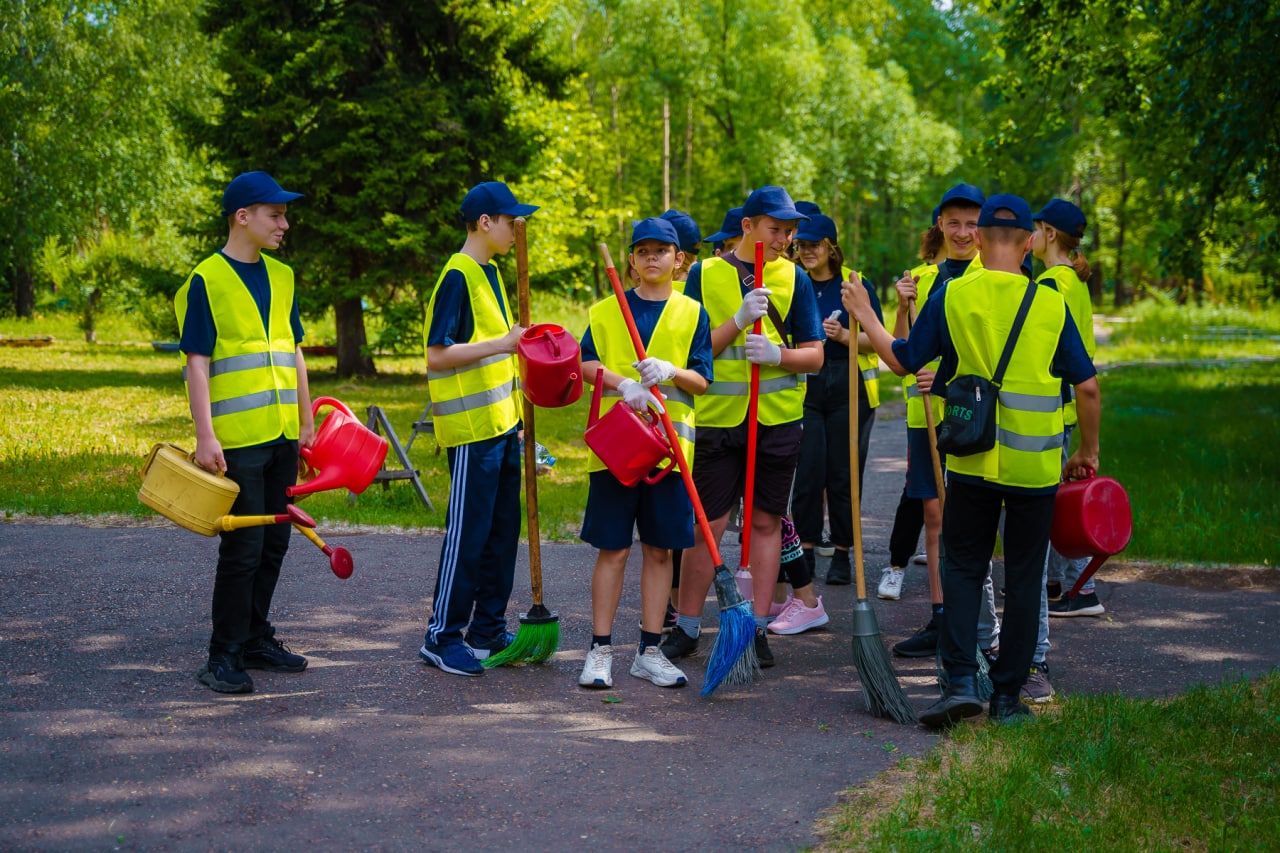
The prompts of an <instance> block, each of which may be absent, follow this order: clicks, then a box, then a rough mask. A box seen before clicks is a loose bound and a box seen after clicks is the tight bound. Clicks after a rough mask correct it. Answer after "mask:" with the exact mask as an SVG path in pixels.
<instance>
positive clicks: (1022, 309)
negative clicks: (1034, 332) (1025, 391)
mask: <svg viewBox="0 0 1280 853" xmlns="http://www.w3.org/2000/svg"><path fill="white" fill-rule="evenodd" d="M1039 286H1040V285H1038V284H1036V283H1035V282H1034V281H1030V280H1028V281H1027V295H1026V296H1024V297H1022V304H1021V305H1019V306H1018V316H1016V317H1014V318H1013V328H1012V329H1010V330H1009V340H1007V341H1005V342H1004V352H1002V353H1000V363H999V364H998V365H996V375H995V376H992V377H991V382H992V384H993V385H996V386H999V385H1000V383H1001V382H1002V381H1003V380H1004V371H1005V368H1007V367H1008V366H1009V358H1010V357H1011V356H1012V355H1013V347H1014V345H1015V344H1016V343H1017V342H1018V335H1019V334H1021V333H1022V325H1023V323H1025V322H1026V320H1027V314H1028V313H1029V312H1030V311H1031V303H1032V301H1033V300H1034V299H1035V298H1036V288H1037V287H1039Z"/></svg>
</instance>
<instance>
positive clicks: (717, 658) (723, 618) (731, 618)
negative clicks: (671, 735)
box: [702, 576, 760, 696]
mask: <svg viewBox="0 0 1280 853" xmlns="http://www.w3.org/2000/svg"><path fill="white" fill-rule="evenodd" d="M729 583H730V584H734V582H733V578H732V576H730V577H729ZM734 586H735V589H736V584H735V585H734ZM739 598H741V596H739ZM759 669H760V661H759V660H758V659H757V658H756V617H755V615H754V614H753V613H752V612H751V602H749V601H743V602H741V603H740V604H737V605H735V606H733V607H730V608H728V609H726V610H721V611H720V633H718V634H716V641H715V643H714V644H713V645H712V646H711V656H710V657H709V658H708V659H707V674H706V677H705V678H704V679H703V682H702V695H703V696H710V695H711V694H712V692H713V691H714V690H715V689H716V688H717V687H719V686H720V685H721V684H724V683H728V684H734V685H746V684H750V683H751V682H752V680H753V679H754V678H755V674H756V673H757V672H758V671H759Z"/></svg>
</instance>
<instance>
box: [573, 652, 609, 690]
mask: <svg viewBox="0 0 1280 853" xmlns="http://www.w3.org/2000/svg"><path fill="white" fill-rule="evenodd" d="M578 686H580V687H589V688H591V689H592V690H603V689H605V688H607V687H612V686H613V646H594V647H593V648H592V649H591V651H589V652H587V662H586V663H584V664H583V665H582V675H579V676H578Z"/></svg>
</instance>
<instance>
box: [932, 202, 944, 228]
mask: <svg viewBox="0 0 1280 853" xmlns="http://www.w3.org/2000/svg"><path fill="white" fill-rule="evenodd" d="M941 215H942V206H941V205H938V206H937V207H934V209H933V218H932V219H930V220H929V224H930V225H937V224H938V217H939V216H941Z"/></svg>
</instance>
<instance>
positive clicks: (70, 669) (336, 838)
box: [0, 417, 1280, 851]
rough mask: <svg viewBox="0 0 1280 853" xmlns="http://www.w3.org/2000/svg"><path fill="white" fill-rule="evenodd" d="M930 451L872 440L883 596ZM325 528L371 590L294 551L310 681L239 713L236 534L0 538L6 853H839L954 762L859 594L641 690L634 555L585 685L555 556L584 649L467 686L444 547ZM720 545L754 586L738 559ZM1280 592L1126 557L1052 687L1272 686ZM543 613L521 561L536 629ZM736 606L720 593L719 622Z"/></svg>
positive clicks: (919, 589)
mask: <svg viewBox="0 0 1280 853" xmlns="http://www.w3.org/2000/svg"><path fill="white" fill-rule="evenodd" d="M904 447H905V429H904V426H903V422H902V420H901V418H900V417H899V418H897V419H886V420H882V421H881V422H880V423H878V424H877V425H876V427H875V431H874V432H873V438H872V452H873V462H872V466H871V469H870V470H869V472H868V475H867V495H866V498H865V502H864V518H865V521H864V524H865V537H866V545H867V567H868V585H869V588H870V589H871V591H872V594H873V595H874V588H875V583H876V581H877V580H878V578H879V569H880V567H881V566H882V565H883V564H884V561H885V559H886V557H887V541H888V534H889V528H890V526H891V523H892V514H893V508H894V506H895V505H896V503H897V497H898V493H899V491H900V489H901V485H902V476H903V471H904V463H903V461H902V458H901V456H902V448H904ZM433 497H440V498H441V499H443V496H433ZM321 532H322V533H324V535H325V536H326V539H328V540H329V542H330V544H341V545H343V546H345V547H347V548H348V549H349V550H350V551H351V553H352V554H353V555H354V558H355V562H356V570H355V574H354V576H353V577H352V578H350V579H349V580H346V581H342V580H339V579H337V578H336V577H334V575H333V574H332V573H331V572H330V571H329V568H328V560H327V558H325V557H324V556H323V555H322V554H321V553H320V552H319V551H318V550H317V549H316V548H315V547H314V546H312V545H311V544H309V543H308V542H307V541H306V540H305V539H303V538H302V537H301V536H295V538H294V542H293V544H292V546H291V549H290V552H289V555H288V558H287V560H286V564H285V569H284V573H283V577H282V580H281V583H280V587H279V589H278V591H277V594H276V598H275V606H274V611H273V614H272V615H273V621H274V622H275V623H276V625H277V627H278V629H279V631H280V636H281V638H282V639H284V640H285V641H286V642H287V643H288V644H289V645H290V646H291V647H292V648H293V650H294V651H297V652H300V653H302V654H305V655H306V656H307V657H308V658H309V660H310V666H309V668H308V669H307V671H306V672H305V673H302V674H298V675H286V674H274V673H265V672H254V673H253V675H254V679H255V683H256V685H257V689H256V691H255V692H254V693H253V694H251V695H249V696H240V697H232V696H223V695H219V694H215V693H212V692H210V691H209V690H207V689H206V688H205V687H203V686H202V685H200V684H198V683H197V682H196V680H195V678H194V673H195V671H196V669H197V668H198V667H199V665H200V664H201V663H202V660H203V655H204V649H205V644H206V642H207V637H208V608H209V595H210V589H211V579H212V570H213V565H214V563H215V558H216V547H217V543H216V540H212V539H206V538H204V537H201V536H198V535H196V534H193V533H189V532H186V531H183V530H180V529H178V528H176V527H171V526H136V525H134V526H110V525H106V526H103V525H101V524H45V523H31V522H22V523H0V779H2V780H3V781H2V782H0V849H5V850H104V849H140V850H236V851H242V850H277V849H286V848H287V849H303V848H304V847H309V848H312V849H315V850H354V849H360V850H457V849H466V850H509V849H522V850H551V849H557V850H564V849H592V850H640V849H643V850H654V851H661V850H722V849H751V850H798V849H803V848H805V847H806V846H811V845H816V844H819V843H820V842H821V833H822V830H823V827H824V826H826V825H828V822H829V820H830V813H829V810H830V809H832V807H833V806H835V805H837V803H838V802H839V800H840V795H841V792H842V791H843V790H845V789H846V788H848V787H850V786H855V785H858V784H860V783H863V782H866V781H867V780H869V779H871V778H873V777H874V776H875V775H876V774H878V773H880V772H882V771H884V770H886V769H888V768H891V767H893V766H894V765H896V764H897V763H898V762H899V761H901V760H902V759H903V758H904V757H908V756H920V755H923V754H925V753H926V752H928V751H929V750H930V749H931V748H932V747H933V746H934V745H935V744H936V743H937V741H938V737H939V736H938V735H937V734H934V733H932V732H929V731H926V730H925V729H923V728H920V727H917V726H903V725H897V724H894V723H892V722H889V721H885V720H879V719H875V718H873V717H871V716H870V715H869V714H868V713H867V712H866V710H865V706H864V697H863V693H862V687H861V685H860V684H859V681H858V678H857V673H856V671H855V669H854V667H853V664H852V658H851V655H850V642H851V638H850V627H851V626H850V616H849V614H850V611H851V608H852V606H853V604H854V600H855V594H854V590H853V587H847V586H846V587H826V586H825V585H823V584H819V591H820V592H821V594H822V595H823V596H824V602H825V605H826V607H827V609H828V611H829V612H830V613H831V615H832V622H831V625H830V626H828V628H826V629H822V630H817V631H812V632H809V633H805V634H801V635H798V636H794V637H776V638H773V639H772V640H771V648H772V649H773V650H774V654H775V656H776V657H777V659H778V666H777V667H775V668H773V669H771V670H768V671H767V672H765V673H763V674H762V676H761V677H760V678H759V679H758V680H757V682H756V683H755V684H754V685H752V686H751V687H749V688H738V689H728V688H721V690H719V691H717V693H716V694H715V695H714V696H713V697H712V698H709V699H708V698H703V697H702V696H700V695H699V693H698V689H697V688H698V686H699V685H700V684H701V681H702V676H703V672H704V667H705V660H706V659H705V654H704V655H703V656H701V657H699V658H696V659H694V660H692V661H682V662H681V665H682V666H684V668H685V670H686V672H687V673H688V674H689V676H690V680H691V682H692V684H691V685H690V687H688V688H685V689H681V690H670V689H661V688H657V687H655V686H653V685H651V684H649V683H648V682H644V681H640V680H639V679H635V678H632V677H630V676H629V675H628V674H627V669H628V667H629V658H630V655H631V654H632V653H633V649H634V647H633V645H632V639H633V630H634V629H632V628H631V627H630V626H633V625H637V624H638V620H639V601H638V582H637V581H636V578H635V574H636V572H637V571H638V566H639V563H638V559H639V555H638V553H636V554H634V555H633V557H632V561H631V563H630V565H629V575H628V582H627V584H626V588H625V593H624V597H623V601H622V606H621V609H620V610H619V613H618V618H617V622H616V624H615V637H617V638H618V643H617V653H616V657H615V662H614V682H615V687H614V689H612V690H609V691H604V692H595V691H586V690H582V689H580V688H578V686H577V683H576V679H577V675H578V672H579V671H580V669H581V666H582V660H583V655H584V650H585V648H586V646H587V644H588V641H589V639H590V574H591V566H592V563H593V559H594V552H593V551H592V550H591V549H590V548H588V547H587V546H585V545H581V544H544V545H543V564H544V573H545V585H546V589H545V601H546V603H547V604H548V606H550V607H551V608H552V609H554V610H557V611H558V612H559V614H560V620H561V622H560V624H561V630H562V634H561V643H560V651H559V652H558V653H557V654H556V655H555V656H554V657H553V658H552V660H550V661H549V662H548V663H546V664H542V665H534V666H525V667H507V668H501V669H496V670H491V671H489V672H487V673H486V674H485V675H484V676H483V677H481V678H461V677H457V676H451V675H447V674H444V673H442V672H440V671H438V670H435V669H432V668H430V667H427V666H425V665H424V664H422V663H421V662H420V661H419V660H418V658H417V654H416V652H417V648H418V646H419V644H420V643H421V641H422V631H423V628H424V625H425V620H426V616H427V612H428V604H429V597H430V593H431V589H432V586H433V583H434V579H435V572H436V567H437V565H438V561H439V550H440V543H441V538H440V536H439V535H435V534H420V535H408V534H373V533H360V534H352V535H341V536H338V535H333V534H330V533H326V532H325V531H323V529H322V531H321ZM731 539H732V536H727V537H726V540H731ZM724 550H725V554H724V556H725V558H726V561H727V562H730V564H732V563H733V562H734V561H735V560H736V559H737V551H736V548H735V547H734V546H733V543H732V541H728V542H727V545H726V548H725V549H724ZM637 552H638V549H637ZM824 563H825V561H822V560H820V566H821V565H822V564H824ZM999 571H1000V566H999V563H998V562H997V576H998V575H999ZM1274 574H1275V572H1274V571H1272V572H1270V573H1267V574H1265V576H1262V575H1258V574H1256V573H1254V574H1248V573H1246V574H1244V575H1236V574H1222V575H1213V574H1210V575H1207V576H1206V575H1205V574H1204V573H1199V574H1198V575H1197V577H1198V578H1199V581H1200V582H1199V583H1198V584H1195V585H1187V584H1186V583H1185V582H1184V580H1183V576H1173V579H1174V580H1176V581H1177V583H1176V584H1170V583H1155V582H1151V581H1149V580H1143V579H1142V578H1144V577H1148V576H1152V573H1150V572H1147V573H1146V574H1143V573H1142V572H1136V571H1133V570H1132V569H1131V567H1127V566H1126V564H1124V563H1123V562H1120V561H1116V562H1114V563H1108V565H1107V566H1105V567H1104V568H1103V570H1102V571H1101V573H1100V579H1101V580H1102V582H1101V583H1100V584H1099V587H1100V594H1101V598H1102V600H1103V602H1104V604H1105V605H1106V607H1107V614H1106V616H1105V617H1103V618H1099V619H1088V618H1086V619H1067V620H1055V621H1054V623H1053V631H1054V633H1053V638H1052V640H1053V643H1054V650H1053V652H1051V655H1050V663H1051V665H1052V675H1053V682H1054V685H1055V687H1056V688H1057V689H1058V690H1059V691H1066V692H1111V691H1119V692H1121V693H1125V694H1128V695H1135V696H1161V695H1166V694H1169V693H1175V692H1180V691H1182V690H1184V689H1185V688H1186V687H1187V686H1189V685H1192V684H1197V683H1207V682H1215V681H1218V680H1220V679H1221V678H1223V677H1225V676H1230V675H1256V674H1259V673H1262V672H1265V671H1267V670H1269V669H1271V668H1272V667H1273V666H1275V665H1277V663H1280V634H1278V633H1277V630H1276V629H1277V626H1278V625H1280V601H1278V599H1277V595H1276V589H1275V588H1274V587H1273V586H1270V585H1269V584H1270V582H1271V580H1272V579H1273V578H1272V576H1274ZM1188 577H1189V576H1188ZM521 578H524V579H525V580H523V581H522V580H520V579H521ZM1259 578H1261V579H1262V580H1263V581H1264V583H1258V579H1259ZM1162 579H1166V580H1167V579H1168V577H1162ZM1250 584H1253V587H1252V588H1248V587H1249V585H1250ZM528 602H529V590H528V583H527V566H526V564H525V562H524V554H523V553H522V555H521V564H520V566H519V567H518V569H517V584H516V592H515V594H514V595H513V599H512V606H511V610H510V614H511V618H512V626H513V627H514V626H515V614H516V613H517V611H518V610H520V609H523V608H525V607H527V606H528ZM926 602H927V581H926V578H925V575H924V571H923V570H922V569H914V568H913V569H912V570H911V571H909V572H908V575H907V581H906V584H905V589H904V595H903V600H902V601H899V602H880V601H876V602H875V609H876V612H877V617H878V620H879V625H880V630H881V634H882V636H883V639H884V640H885V642H886V643H893V642H896V641H897V640H899V639H902V638H903V637H905V636H908V635H909V634H910V633H912V631H913V630H914V629H915V628H917V627H919V625H920V624H922V623H923V622H924V621H925V620H926V619H927V615H928V607H927V603H926ZM715 610H716V608H715V606H714V597H712V599H711V600H710V602H709V605H708V608H707V610H706V614H707V615H706V617H705V618H704V622H703V624H704V626H705V628H706V629H707V630H714V627H715ZM1060 623H1062V624H1060ZM705 644H706V641H705V640H704V648H705ZM895 665H896V666H897V671H898V674H899V676H900V681H901V684H902V685H903V688H904V689H905V691H906V693H907V695H908V697H909V698H910V700H911V701H912V703H913V704H914V705H915V706H916V707H917V708H918V709H919V708H923V707H924V706H925V705H927V704H928V703H929V702H931V701H933V699H934V698H936V696H937V688H936V681H935V674H934V668H933V662H932V660H902V659H897V660H896V661H895Z"/></svg>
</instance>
